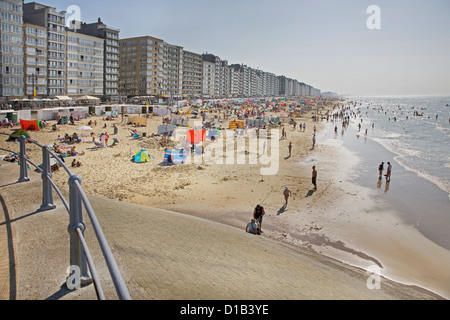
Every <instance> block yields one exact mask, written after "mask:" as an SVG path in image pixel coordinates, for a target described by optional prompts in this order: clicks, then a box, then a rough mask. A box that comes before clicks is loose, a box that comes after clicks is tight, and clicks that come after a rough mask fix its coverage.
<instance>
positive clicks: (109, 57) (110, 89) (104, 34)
mask: <svg viewBox="0 0 450 320" xmlns="http://www.w3.org/2000/svg"><path fill="white" fill-rule="evenodd" d="M76 26H77V27H78V28H74V30H73V31H74V32H77V33H81V34H85V35H89V36H93V37H98V38H101V39H104V59H103V60H104V66H103V70H104V75H103V95H102V100H103V101H118V100H119V34H120V30H119V29H117V28H113V27H111V26H108V25H106V24H104V23H103V22H102V20H101V19H100V18H99V19H98V21H97V22H96V23H78V24H76Z"/></svg>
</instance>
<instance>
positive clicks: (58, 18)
mask: <svg viewBox="0 0 450 320" xmlns="http://www.w3.org/2000/svg"><path fill="white" fill-rule="evenodd" d="M65 14H66V12H65V11H57V10H56V9H55V8H52V7H49V6H46V5H43V4H39V3H36V2H31V3H26V4H24V5H23V19H24V22H25V23H28V24H32V25H36V26H40V27H44V28H46V31H47V96H49V97H54V96H59V95H65V94H66V28H65V23H66V20H65Z"/></svg>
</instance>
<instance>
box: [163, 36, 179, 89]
mask: <svg viewBox="0 0 450 320" xmlns="http://www.w3.org/2000/svg"><path fill="white" fill-rule="evenodd" d="M163 79H164V84H163V88H164V89H163V95H164V96H167V97H171V98H172V97H173V98H181V97H182V95H183V47H180V46H176V45H171V44H168V43H166V42H164V51H163Z"/></svg>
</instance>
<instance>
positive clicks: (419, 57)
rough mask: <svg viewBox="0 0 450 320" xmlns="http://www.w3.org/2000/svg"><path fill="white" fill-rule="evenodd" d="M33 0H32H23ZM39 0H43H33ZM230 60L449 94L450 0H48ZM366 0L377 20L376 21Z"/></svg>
mask: <svg viewBox="0 0 450 320" xmlns="http://www.w3.org/2000/svg"><path fill="white" fill-rule="evenodd" d="M26 2H29V1H26ZM37 2H39V1H37ZM40 3H42V4H46V5H49V6H52V7H55V8H57V9H58V10H66V9H67V8H68V7H69V6H70V5H77V6H79V7H80V9H81V20H82V21H83V22H87V23H92V22H95V21H97V19H98V17H101V18H102V20H103V22H104V23H106V24H107V25H110V26H113V27H116V28H119V29H120V30H121V34H120V37H121V38H129V37H137V36H144V35H149V36H153V37H157V38H161V39H163V40H164V41H166V42H168V43H170V44H174V45H180V46H183V47H184V48H185V50H189V51H193V52H196V53H205V52H208V53H213V54H215V55H217V56H219V57H220V58H221V59H224V60H228V62H229V63H230V64H234V63H239V64H240V63H243V64H246V65H248V66H250V67H253V68H259V69H261V70H264V71H268V72H272V73H274V74H276V75H285V76H287V77H289V78H293V79H297V80H299V81H301V82H305V83H307V84H310V85H312V86H314V87H316V88H319V89H321V90H322V91H333V92H337V93H339V94H352V95H447V96H450V1H449V0H428V1H425V0H420V1H419V0H370V1H366V0H128V1H125V0H122V1H117V0H89V1H88V0H43V1H42V2H40ZM370 5H377V6H378V7H379V8H380V10H381V14H380V16H381V20H380V21H381V29H379V30H370V29H369V28H368V27H367V20H368V19H369V17H370V16H371V14H368V13H367V8H368V7H369V6H370Z"/></svg>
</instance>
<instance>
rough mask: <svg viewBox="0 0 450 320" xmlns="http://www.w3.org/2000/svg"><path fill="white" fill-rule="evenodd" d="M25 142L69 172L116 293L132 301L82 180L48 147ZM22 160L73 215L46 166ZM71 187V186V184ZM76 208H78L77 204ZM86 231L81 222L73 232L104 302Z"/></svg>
mask: <svg viewBox="0 0 450 320" xmlns="http://www.w3.org/2000/svg"><path fill="white" fill-rule="evenodd" d="M0 134H2V135H7V136H12V134H7V133H3V132H0ZM25 141H28V142H29V143H32V144H34V145H36V146H38V147H40V148H41V149H42V150H43V154H44V155H45V154H47V155H48V157H50V156H52V157H53V158H54V159H55V160H56V161H57V162H58V165H59V166H61V167H62V168H63V169H64V170H65V171H66V172H67V174H68V175H69V182H72V183H73V185H74V187H75V190H76V193H77V194H78V196H79V198H80V200H81V202H82V203H83V205H84V207H85V210H86V212H87V213H88V215H89V218H90V220H91V223H92V227H93V229H94V232H95V234H96V237H97V241H98V243H99V245H100V248H101V250H102V253H103V255H104V258H105V261H106V264H107V266H108V269H109V272H110V274H111V278H112V280H113V282H114V286H115V288H116V292H117V294H118V296H119V299H122V300H130V299H131V297H130V295H129V293H128V289H127V287H126V285H125V282H124V280H123V278H122V275H121V274H120V271H119V268H118V266H117V263H116V261H115V259H114V255H113V254H112V251H111V249H110V247H109V245H108V242H107V241H106V238H105V235H104V233H103V231H102V229H101V226H100V223H99V222H98V219H97V217H96V215H95V212H94V210H93V209H92V206H91V204H90V202H89V199H88V198H87V196H86V194H85V192H84V190H83V188H82V187H81V178H80V177H78V176H75V175H74V174H72V172H71V171H70V169H69V168H68V167H67V166H66V164H65V163H64V162H63V161H62V160H61V159H60V158H59V157H58V156H57V155H56V154H55V153H53V152H52V151H51V150H50V149H49V148H48V147H47V146H43V145H41V144H39V143H38V142H37V141H35V140H33V139H30V138H27V137H25V136H22V137H21V143H25ZM0 150H4V151H7V152H11V153H14V154H17V153H16V152H14V151H11V150H7V149H3V148H0ZM22 152H25V148H24V147H21V153H22ZM43 157H44V156H43ZM20 159H24V160H25V161H26V162H27V163H30V164H31V165H33V166H34V167H35V168H36V169H37V170H38V171H40V172H41V173H42V178H43V179H44V178H45V180H46V181H47V182H48V183H50V185H51V187H52V188H53V189H54V190H55V191H56V193H57V194H58V196H59V198H60V199H61V201H62V202H63V204H64V206H65V208H66V210H67V212H68V213H69V215H70V214H71V206H70V204H69V203H68V202H67V200H66V199H65V198H64V196H63V194H62V192H61V191H60V190H59V188H58V187H57V186H56V184H55V183H54V181H53V180H52V179H51V173H50V172H47V173H46V172H44V171H45V169H46V168H45V167H46V166H45V165H43V167H44V168H43V169H41V168H40V167H39V166H37V165H36V164H34V163H33V162H32V161H30V160H29V159H28V158H27V156H26V154H21V155H20ZM47 160H48V161H49V159H47ZM45 161H46V159H43V163H44V162H45ZM47 169H48V168H47ZM25 170H26V169H25ZM44 183H45V182H44ZM69 185H71V184H70V183H69ZM74 206H75V207H76V204H75V205H74ZM84 229H85V228H84V223H83V222H80V223H79V224H76V225H75V226H74V227H73V231H74V232H75V234H76V235H77V236H78V239H79V241H80V244H81V247H82V249H83V252H84V255H85V259H86V262H87V265H88V267H89V270H90V271H91V275H92V279H93V282H94V287H95V290H96V293H97V297H98V298H99V299H100V300H104V299H105V296H104V294H103V291H102V288H101V284H100V281H99V276H98V273H97V270H96V268H95V265H94V263H93V259H92V256H91V254H90V252H89V247H88V245H87V243H86V241H85V238H84V235H83V231H84Z"/></svg>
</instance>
